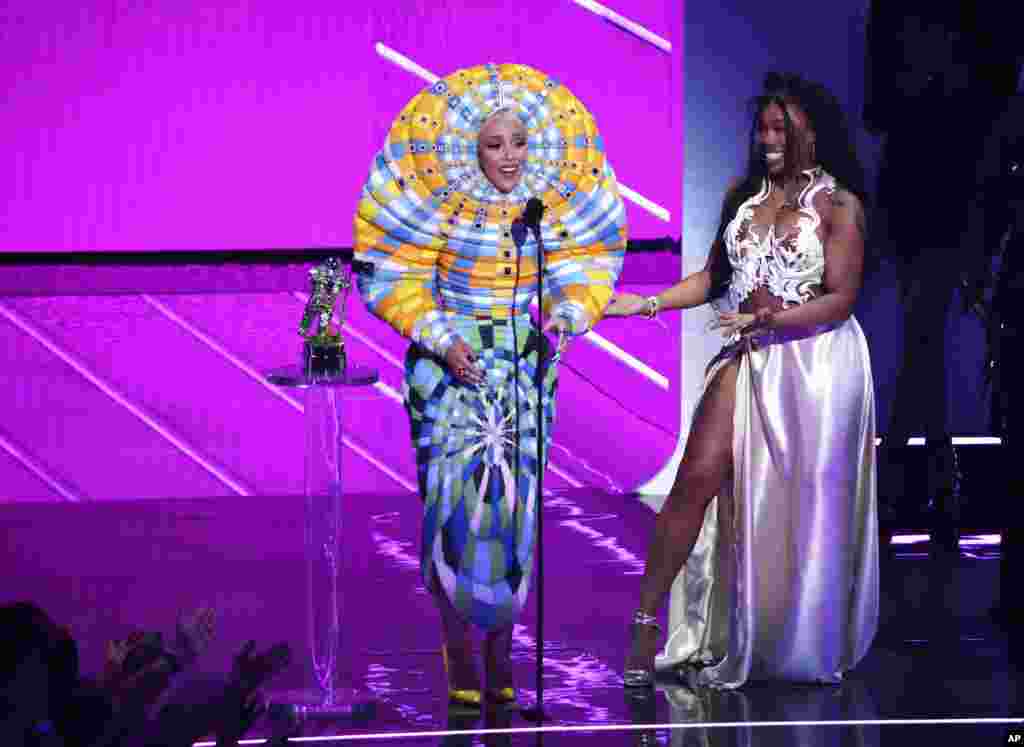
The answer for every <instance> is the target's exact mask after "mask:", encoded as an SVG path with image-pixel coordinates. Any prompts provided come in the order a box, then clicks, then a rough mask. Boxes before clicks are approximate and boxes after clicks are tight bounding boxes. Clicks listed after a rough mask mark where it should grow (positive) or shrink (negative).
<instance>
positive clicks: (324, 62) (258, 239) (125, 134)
mask: <svg viewBox="0 0 1024 747" xmlns="http://www.w3.org/2000/svg"><path fill="white" fill-rule="evenodd" d="M610 5H618V6H619V7H617V8H614V9H613V10H611V9H609V8H607V7H605V6H601V5H597V4H596V3H593V2H591V1H590V0H575V1H574V0H554V1H552V0H522V2H516V3H504V2H496V1H494V0H480V1H479V2H472V3H466V2H460V1H459V0H431V2H424V1H423V0H391V1H390V2H337V1H336V0H335V1H333V2H328V0H295V1H294V2H288V3H282V2H277V1H276V0H251V1H250V2H244V3H231V4H222V3H213V4H210V3H202V2H197V0H181V1H180V2H155V3H137V2H130V1H129V0H106V2H97V1H96V0H83V2H74V3H72V2H63V1H58V2H42V3H41V2H36V1H34V0H31V1H30V0H11V1H10V2H7V3H5V5H4V8H3V9H2V10H0V40H2V45H3V51H2V52H0V55H2V58H3V65H2V72H0V80H2V81H3V91H4V99H5V103H4V116H3V118H2V119H3V122H2V124H0V128H2V130H0V132H2V137H0V141H2V145H0V148H2V149H3V152H4V155H5V156H6V158H5V159H4V163H5V168H4V169H2V170H0V204H2V205H3V206H4V209H3V225H2V230H0V251H90V252H93V251H110V250H127V251H137V250H161V249H188V250H203V249H264V248H266V249H273V248H284V247H288V248H291V247H305V246H348V245H350V244H351V241H352V232H351V223H352V213H353V211H354V209H355V206H356V202H357V200H358V195H359V190H360V188H361V186H362V184H363V181H364V179H365V178H366V175H367V171H368V166H369V163H370V159H371V157H372V155H373V154H374V152H375V151H376V150H377V148H379V147H380V145H381V144H382V143H383V141H384V137H385V135H386V133H387V130H388V128H389V126H390V123H391V121H392V119H393V118H394V117H395V116H396V115H397V113H398V111H399V109H400V108H401V106H402V105H404V104H405V103H406V102H407V101H408V100H409V99H410V98H411V97H412V96H414V95H415V94H416V93H417V92H418V91H419V90H420V89H422V88H424V87H425V86H426V85H427V82H426V80H425V79H424V78H425V77H428V75H429V73H433V74H436V75H445V74H447V73H449V72H451V71H453V70H455V69H457V68H461V67H467V66H471V65H477V64H481V63H484V62H496V63H501V62H518V63H523V64H528V65H531V66H533V67H536V68H538V69H540V70H543V71H544V72H546V73H548V74H550V75H552V76H554V77H556V78H557V79H559V80H561V81H562V82H563V83H565V84H566V85H568V86H569V87H570V88H571V89H572V90H573V91H574V92H575V93H576V94H577V95H578V96H579V97H580V98H581V100H583V101H584V102H585V103H586V105H587V106H588V108H589V109H590V110H591V111H592V112H593V113H594V115H595V117H596V118H597V122H598V125H599V127H600V128H601V130H602V132H603V134H604V137H605V140H606V143H607V147H608V151H609V153H610V155H611V158H612V162H613V164H614V166H615V168H616V170H617V172H618V175H619V178H620V181H621V182H622V183H623V184H625V185H626V186H627V187H629V188H631V189H632V190H633V191H634V192H635V193H636V197H635V198H634V199H633V200H632V201H631V202H630V203H629V220H630V229H631V231H630V233H631V235H632V236H633V237H634V238H638V237H657V236H663V235H673V236H678V235H679V230H680V226H681V219H680V212H681V190H682V56H681V51H682V50H681V37H682V4H681V3H680V2H671V1H667V0H630V2H622V0H618V2H614V3H610ZM614 11H618V12H619V13H621V14H622V16H619V15H618V14H617V13H615V12H614ZM609 19H611V20H609ZM410 71H417V72H410ZM648 201H649V202H648ZM641 203H643V204H644V205H646V207H640V204H641Z"/></svg>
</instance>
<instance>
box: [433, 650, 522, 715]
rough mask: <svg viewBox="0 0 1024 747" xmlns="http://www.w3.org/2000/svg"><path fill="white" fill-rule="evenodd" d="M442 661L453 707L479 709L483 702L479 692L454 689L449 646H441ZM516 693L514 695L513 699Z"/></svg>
mask: <svg viewBox="0 0 1024 747" xmlns="http://www.w3.org/2000/svg"><path fill="white" fill-rule="evenodd" d="M441 659H442V661H444V678H445V682H447V683H448V702H449V703H450V704H452V705H460V706H467V707H469V708H479V707H480V704H481V703H482V702H483V696H482V695H481V693H480V691H479V690H456V689H455V688H453V687H452V684H451V683H452V676H451V670H450V668H449V666H448V644H444V645H443V646H441ZM514 697H515V693H513V698H514Z"/></svg>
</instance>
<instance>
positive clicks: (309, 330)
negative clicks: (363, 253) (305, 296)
mask: <svg viewBox="0 0 1024 747" xmlns="http://www.w3.org/2000/svg"><path fill="white" fill-rule="evenodd" d="M309 277H310V282H311V284H312V292H311V293H310V296H309V301H308V302H307V303H306V309H305V311H304V312H303V314H302V323H301V324H300V325H299V334H300V335H302V336H303V337H304V338H305V342H304V343H303V345H302V370H303V372H304V373H305V375H306V377H307V378H309V379H317V380H325V379H335V378H340V377H343V376H344V375H345V340H344V339H343V338H342V336H341V325H342V324H344V322H345V299H346V298H348V291H349V288H351V287H352V281H351V278H350V277H349V273H348V270H347V269H345V270H344V271H342V269H341V262H340V261H339V260H338V259H337V258H335V257H330V258H329V259H327V260H325V261H324V263H323V264H321V265H320V266H319V267H314V268H313V269H311V270H310V271H309ZM339 293H340V294H341V310H340V314H339V323H338V326H337V328H335V327H334V326H333V324H332V319H333V317H334V307H335V305H336V304H337V301H338V294H339ZM314 325H315V326H314Z"/></svg>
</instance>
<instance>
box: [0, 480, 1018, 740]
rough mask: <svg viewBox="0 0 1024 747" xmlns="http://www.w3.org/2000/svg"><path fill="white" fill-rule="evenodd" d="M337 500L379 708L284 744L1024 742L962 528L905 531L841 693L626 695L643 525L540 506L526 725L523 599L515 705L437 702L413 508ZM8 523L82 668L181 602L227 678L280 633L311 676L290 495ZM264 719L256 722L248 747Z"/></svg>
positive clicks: (1009, 677)
mask: <svg viewBox="0 0 1024 747" xmlns="http://www.w3.org/2000/svg"><path fill="white" fill-rule="evenodd" d="M345 500H346V508H345V513H344V531H343V536H344V548H343V549H344V553H343V555H344V558H343V560H344V562H343V570H344V587H343V588H344V596H343V605H342V607H343V623H342V626H341V629H342V647H343V652H344V654H343V657H342V658H343V662H344V666H343V670H344V671H343V672H342V673H341V675H340V679H341V681H342V683H343V684H352V683H354V684H355V685H357V686H359V687H362V688H364V689H365V691H366V692H367V693H368V697H370V698H372V700H373V702H374V704H375V705H374V708H373V709H372V712H368V713H366V714H365V717H364V718H360V719H359V720H357V721H351V720H349V721H336V722H330V721H320V720H317V721H309V722H307V723H305V724H304V725H303V726H302V731H301V735H300V736H299V738H298V740H293V741H296V743H300V744H301V743H316V744H332V743H339V744H340V743H346V744H407V745H472V744H504V745H532V744H549V745H568V746H570V747H571V746H572V745H577V744H580V745H582V744H587V745H593V746H595V747H597V746H598V745H606V744H607V745H632V744H668V745H833V744H834V745H876V744H911V743H920V744H932V745H934V744H941V745H946V744H948V745H953V744H956V745H970V747H983V746H984V745H990V744H991V745H997V744H1014V743H1022V744H1024V741H1019V742H1018V741H1015V739H1014V738H1015V734H1016V733H1019V732H1014V729H1015V728H1021V727H1022V726H1024V708H1022V707H1021V702H1020V694H1021V692H1022V691H1021V684H1020V683H1021V678H1020V676H1019V675H1018V674H1017V673H1016V671H1015V670H1014V669H1013V668H1011V667H1010V666H1009V664H1008V654H1007V651H1008V641H1007V636H1006V633H1005V632H1004V631H1002V630H1000V629H999V628H998V627H997V626H996V625H995V624H994V623H993V622H992V619H991V617H990V614H989V613H990V609H991V608H992V606H993V605H994V604H995V603H996V601H997V600H998V596H999V590H998V562H997V560H998V545H997V544H993V540H994V538H991V537H990V538H987V539H985V538H982V539H981V540H972V538H965V541H964V542H962V544H961V551H960V553H959V554H957V555H948V554H946V555H944V554H941V553H930V552H929V545H928V543H927V542H926V541H914V540H913V538H910V539H905V540H904V541H903V542H902V543H901V544H897V545H894V546H892V547H891V552H890V553H889V554H888V555H887V557H886V559H885V561H884V564H883V568H882V598H883V604H882V620H881V626H880V632H879V635H878V637H877V639H876V641H875V644H874V647H873V648H872V650H871V651H870V653H869V654H868V656H867V657H866V659H865V660H864V661H863V662H862V663H861V665H860V666H859V667H858V669H857V670H856V671H855V673H854V674H853V675H851V676H850V677H849V678H848V679H847V681H846V682H845V683H844V684H843V685H841V686H838V687H817V686H795V685H786V684H751V685H749V686H748V687H745V688H743V689H741V690H739V691H734V692H706V691H699V692H695V691H693V690H690V689H688V688H686V687H685V686H683V685H682V684H681V683H678V682H673V681H672V680H671V679H669V680H665V681H663V682H661V683H659V685H658V688H657V689H656V691H655V692H654V694H653V695H651V696H650V697H634V696H630V695H629V694H627V693H625V692H624V691H623V688H622V686H621V684H620V679H619V678H620V671H621V666H622V661H623V657H624V652H625V648H626V645H627V642H628V629H627V622H628V619H629V616H630V614H631V611H632V609H633V606H634V604H635V600H636V595H637V588H638V583H639V574H640V572H641V571H642V567H643V566H642V559H643V552H644V548H645V547H646V543H647V538H648V533H649V531H650V528H651V526H652V523H653V514H652V513H651V511H650V510H649V509H648V508H646V507H645V506H644V505H642V504H641V503H640V502H639V501H637V500H636V499H635V498H631V497H629V496H624V495H615V494H607V493H597V492H594V491H584V490H581V491H573V492H560V493H557V494H553V495H550V496H549V497H548V500H547V502H546V509H545V510H546V513H545V517H546V519H545V521H546V523H545V548H546V552H545V555H546V557H545V562H546V568H545V569H544V574H545V589H544V594H545V597H544V598H545V613H544V615H545V620H544V637H545V640H546V644H545V652H546V653H545V657H544V659H545V660H544V709H545V712H546V715H547V720H546V721H544V722H543V723H541V724H538V723H537V721H536V719H535V718H532V716H533V711H532V709H531V708H530V707H531V706H532V705H533V703H534V701H535V695H536V688H535V672H536V664H535V656H534V652H535V646H536V640H537V637H538V636H537V633H538V631H537V625H536V619H535V612H534V607H533V605H532V604H531V607H530V609H529V611H528V613H527V614H526V615H525V616H524V618H523V619H522V624H521V625H519V626H518V627H517V629H516V635H515V642H514V646H513V658H514V663H515V666H516V681H517V685H518V687H519V692H520V701H521V703H522V704H523V707H524V711H517V710H499V711H490V712H488V713H486V714H485V715H484V716H480V715H479V714H472V713H464V712H458V711H453V710H451V709H449V708H448V707H447V704H446V698H445V696H444V675H443V670H442V662H441V656H440V654H439V622H438V619H437V613H436V611H435V610H434V608H433V606H432V603H431V600H430V598H429V597H428V596H427V594H426V592H425V591H424V589H423V588H422V584H421V583H420V577H419V563H418V549H417V548H418V542H419V516H418V515H419V502H418V499H417V498H416V497H415V496H411V495H370V494H359V495H350V496H347V497H346V499H345ZM0 532H2V534H3V536H4V540H5V541H4V546H3V547H0V568H2V573H0V578H2V579H3V581H2V584H0V601H10V600H14V599H31V600H33V601H35V602H37V603H39V604H41V605H42V606H43V607H44V608H45V609H46V610H47V611H48V612H49V613H50V614H51V615H52V616H53V617H54V618H55V619H56V620H57V621H58V622H60V623H63V624H67V625H69V627H70V628H71V630H72V632H73V634H74V635H75V637H76V639H77V640H78V642H79V646H80V649H81V656H82V666H83V669H84V670H85V671H86V672H94V671H96V670H98V669H99V667H100V665H101V661H102V656H103V649H104V646H105V644H106V641H107V640H109V639H111V638H114V637H120V636H124V635H125V634H127V633H128V632H129V631H130V630H132V629H139V628H141V629H146V630H163V631H169V630H170V629H171V628H172V627H173V625H174V620H175V615H176V613H177V611H178V610H179V609H183V608H185V609H187V608H193V607H197V606H200V605H203V604H208V605H212V606H214V607H215V608H216V609H217V612H218V616H219V617H218V632H217V637H216V639H215V640H214V642H213V644H212V646H211V649H210V650H209V651H208V653H207V655H206V657H205V664H204V666H205V667H206V668H208V669H210V670H211V671H213V670H218V669H223V668H225V667H226V666H227V665H228V664H229V661H230V658H231V656H232V654H233V653H234V652H235V651H237V650H238V648H240V647H241V645H242V644H243V642H245V641H246V640H248V639H255V640H256V641H257V642H258V643H259V644H260V646H261V647H264V646H267V645H269V644H271V643H273V642H276V641H287V642H289V643H290V644H291V646H292V648H293V651H294V652H295V656H294V660H293V663H292V664H291V665H290V667H289V668H288V669H287V670H286V671H285V672H284V673H283V674H282V675H280V676H279V677H278V679H277V680H275V681H274V682H273V683H272V687H271V690H272V691H273V690H277V689H291V688H298V687H302V686H303V685H304V684H306V683H308V682H309V681H311V680H310V678H311V666H310V663H309V661H308V660H309V655H308V643H307V636H306V629H307V627H306V626H307V613H306V602H305V583H304V580H303V579H304V576H303V556H302V536H303V535H302V532H303V506H302V499H301V498H296V497H287V498H280V499H270V498H259V499H232V498H216V499H209V500H204V499H194V500H174V501H157V500H150V501H116V502H114V501H111V502H103V503H90V504H74V505H68V504H44V503H18V504H6V505H2V506H0ZM535 591H536V590H535ZM535 598H536V594H535V593H534V601H535ZM1011 721H1013V722H1016V723H1017V724H1019V725H1020V726H1017V727H1015V726H1013V725H1012V724H1011V723H1009V722H1011ZM269 728H270V726H269V724H267V723H259V724H257V725H256V727H255V728H254V730H253V733H252V734H251V736H252V738H253V741H252V742H249V743H252V744H259V743H262V742H263V738H264V737H265V736H266V735H267V734H268V733H269V731H268V730H269ZM483 731H487V732H488V733H486V734H484V733H481V732H483Z"/></svg>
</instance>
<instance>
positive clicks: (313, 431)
mask: <svg viewBox="0 0 1024 747" xmlns="http://www.w3.org/2000/svg"><path fill="white" fill-rule="evenodd" d="M377 378H378V375H377V371H375V370H373V369H370V368H365V367H362V366H349V367H348V369H347V370H346V372H345V374H344V376H342V377H341V378H335V379H329V380H321V379H311V378H308V377H307V376H306V375H305V374H304V372H303V370H302V368H300V367H299V366H291V367H286V368H280V369H276V370H274V371H271V372H269V373H268V374H267V380H268V381H270V383H272V384H276V385H277V386H281V387H287V388H293V389H301V390H303V391H304V394H305V397H304V403H305V421H306V429H305V430H306V437H305V441H306V446H305V454H306V465H305V491H304V492H305V494H306V506H305V520H304V526H305V532H304V534H305V543H304V544H305V575H306V603H307V612H308V619H309V624H308V628H307V635H308V638H309V647H310V654H311V656H312V664H313V680H314V681H313V683H312V687H309V688H307V689H304V690H293V691H288V692H280V693H272V694H271V697H270V700H271V702H272V703H275V704H278V703H279V704H282V705H286V706H290V707H292V708H294V711H295V714H296V716H298V717H299V718H327V719H342V718H345V719H363V720H365V719H369V718H372V717H373V713H374V702H373V700H372V699H371V698H370V697H369V695H368V694H367V693H366V692H363V691H360V690H358V689H356V688H355V687H352V686H346V687H339V686H338V682H337V679H338V674H339V665H340V666H341V667H347V663H348V662H349V661H351V658H350V657H348V656H346V655H345V654H346V653H348V651H347V649H348V646H347V645H345V644H344V643H343V641H346V642H347V637H346V636H345V632H344V630H343V629H342V622H343V618H344V614H343V605H344V603H345V599H344V598H343V596H342V595H341V594H339V590H338V586H339V583H344V582H343V579H342V578H341V577H342V566H343V565H344V562H343V555H342V544H341V541H342V537H341V530H342V525H341V495H342V466H341V455H342V449H343V445H342V435H343V426H342V410H343V401H344V398H345V390H346V389H348V388H351V387H362V386H369V385H371V384H374V383H375V382H376V381H377ZM348 674H351V672H348ZM349 680H350V681H349V683H348V684H349V685H352V684H354V683H353V681H352V678H351V677H350V678H349Z"/></svg>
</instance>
